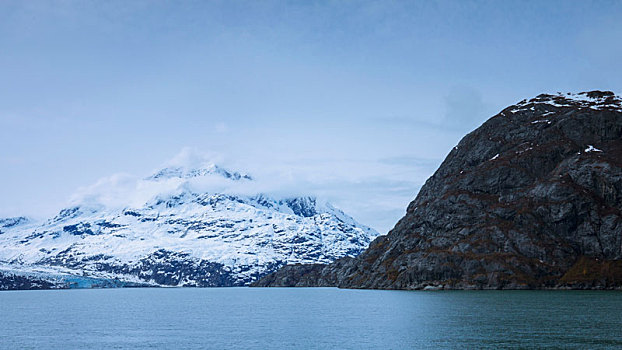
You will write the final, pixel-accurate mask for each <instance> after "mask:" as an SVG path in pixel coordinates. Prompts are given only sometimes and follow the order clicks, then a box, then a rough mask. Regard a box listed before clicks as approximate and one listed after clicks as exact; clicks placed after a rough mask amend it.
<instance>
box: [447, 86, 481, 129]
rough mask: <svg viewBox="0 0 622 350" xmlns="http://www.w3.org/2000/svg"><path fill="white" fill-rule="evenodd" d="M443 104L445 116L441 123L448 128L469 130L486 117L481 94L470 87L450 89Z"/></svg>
mask: <svg viewBox="0 0 622 350" xmlns="http://www.w3.org/2000/svg"><path fill="white" fill-rule="evenodd" d="M444 102H445V115H444V119H443V120H442V123H443V124H444V125H446V126H448V127H455V128H460V129H471V128H473V127H475V126H477V125H478V124H479V123H481V122H482V121H484V120H485V119H486V118H487V117H488V116H487V113H486V111H487V108H486V104H485V103H484V100H483V97H482V94H481V92H479V90H477V89H474V88H472V87H469V86H454V87H452V88H451V89H450V90H449V92H448V93H447V95H446V96H445V101H444Z"/></svg>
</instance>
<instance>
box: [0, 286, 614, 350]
mask: <svg viewBox="0 0 622 350" xmlns="http://www.w3.org/2000/svg"><path fill="white" fill-rule="evenodd" d="M0 348H2V349H232V348H235V349H267V348H269V349H367V348H375V349H417V348H434V349H438V348H464V349H477V348H490V349H497V348H521V349H522V348H564V349H567V348H576V349H598V348H622V292H619V291H618V292H615V291H611V292H604V291H449V292H448V291H438V292H423V291H373V290H341V289H335V288H291V289H288V288H206V289H182V288H170V289H164V288H162V289H99V290H97V289H95V290H56V291H14V292H0Z"/></svg>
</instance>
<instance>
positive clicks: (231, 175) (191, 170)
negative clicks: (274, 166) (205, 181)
mask: <svg viewBox="0 0 622 350" xmlns="http://www.w3.org/2000/svg"><path fill="white" fill-rule="evenodd" d="M210 175H218V176H222V177H224V178H225V179H229V180H234V181H238V180H252V179H253V178H252V177H251V176H250V175H248V174H240V173H239V172H237V171H230V170H227V169H225V168H222V167H220V166H218V165H216V164H213V163H207V164H204V165H201V166H199V167H186V166H170V167H166V168H164V169H161V170H159V171H157V172H155V173H154V174H153V175H151V176H149V177H147V178H146V180H152V181H159V180H166V179H172V178H180V179H190V178H195V177H202V176H210Z"/></svg>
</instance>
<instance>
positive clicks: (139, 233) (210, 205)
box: [0, 163, 378, 289]
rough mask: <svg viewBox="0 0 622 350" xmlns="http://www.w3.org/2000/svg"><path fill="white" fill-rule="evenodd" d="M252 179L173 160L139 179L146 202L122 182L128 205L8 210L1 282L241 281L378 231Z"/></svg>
mask: <svg viewBox="0 0 622 350" xmlns="http://www.w3.org/2000/svg"><path fill="white" fill-rule="evenodd" d="M253 181H254V179H253V178H252V177H250V176H249V175H244V174H240V173H238V172H232V171H228V170H226V169H224V168H222V167H219V166H216V165H214V164H209V163H206V164H198V165H196V164H195V165H193V166H171V167H167V168H164V169H162V170H160V171H157V172H156V173H154V174H153V175H152V176H149V177H147V178H145V179H140V180H138V182H137V183H132V184H131V186H130V188H132V189H136V188H138V189H140V191H139V192H140V194H141V196H139V197H141V198H146V201H143V202H141V201H134V202H135V203H132V201H131V200H130V199H131V197H132V196H133V195H127V199H125V197H126V194H125V193H124V192H123V193H122V194H121V196H120V197H121V199H122V200H126V201H127V204H126V203H121V204H122V205H120V206H119V205H117V206H110V205H105V204H103V203H102V202H101V201H100V200H98V198H99V197H98V198H92V196H91V197H87V198H85V199H84V200H82V201H80V202H78V203H76V205H74V206H72V207H69V208H66V209H63V210H62V211H60V213H59V214H58V215H56V216H55V217H53V218H50V219H48V220H46V221H43V222H36V221H30V220H28V219H27V218H23V217H18V218H7V219H0V289H41V288H71V287H124V286H143V285H151V286H199V287H211V286H241V285H246V284H249V283H250V282H252V281H255V280H257V279H258V278H259V277H261V276H263V275H265V274H267V273H269V272H272V271H275V270H276V269H278V268H279V267H281V266H283V265H285V264H292V263H324V264H326V263H330V262H332V261H334V260H335V259H337V258H340V257H344V256H354V255H357V254H359V253H360V252H361V251H363V250H364V249H365V248H366V247H367V246H368V245H369V243H370V241H371V240H372V239H373V238H375V237H376V236H377V235H378V234H377V232H376V231H374V230H373V229H371V228H369V227H366V226H364V225H361V224H359V223H357V222H356V221H354V219H352V218H351V217H350V216H348V215H346V214H345V213H343V212H342V211H341V210H339V209H337V208H334V207H333V206H331V205H330V204H329V203H326V202H322V201H319V200H318V199H316V198H314V197H308V196H304V197H296V196H294V197H278V196H270V195H267V194H261V193H259V194H252V192H251V191H252V190H253ZM114 191H115V190H114V189H110V188H106V189H105V190H104V191H103V195H104V196H110V195H111V193H113V192H114ZM144 193H146V195H145V194H144Z"/></svg>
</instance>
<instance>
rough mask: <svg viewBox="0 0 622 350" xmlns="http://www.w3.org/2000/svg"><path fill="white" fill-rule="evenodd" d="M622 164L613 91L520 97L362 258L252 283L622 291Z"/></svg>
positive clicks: (288, 269)
mask: <svg viewBox="0 0 622 350" xmlns="http://www.w3.org/2000/svg"><path fill="white" fill-rule="evenodd" d="M621 159H622V100H621V99H620V98H619V97H617V96H615V94H613V93H612V92H610V91H590V92H583V93H579V94H560V93H558V94H541V95H538V96H536V97H534V98H532V99H529V100H522V101H520V102H519V103H517V104H515V105H512V106H509V107H507V108H505V109H503V110H502V111H501V112H500V113H498V114H497V115H495V116H494V117H492V118H490V119H489V120H488V121H486V122H485V123H484V124H483V125H482V126H480V127H479V128H477V129H475V130H474V131H472V132H471V133H469V134H467V135H466V136H465V137H464V138H463V139H462V140H461V141H460V142H459V143H458V145H457V146H456V147H454V148H453V149H452V150H451V152H450V153H449V155H448V156H447V157H446V158H445V160H444V161H443V163H442V164H441V166H440V167H439V168H438V170H437V171H436V172H435V173H434V174H433V175H432V176H431V177H430V178H429V179H428V180H427V181H426V183H425V184H424V186H423V187H422V188H421V190H420V192H419V193H418V194H417V196H416V198H415V200H413V201H412V202H411V203H410V204H409V205H408V208H407V212H406V215H405V216H404V217H403V218H402V219H401V220H399V221H398V223H397V224H396V225H395V227H394V228H393V229H392V230H391V231H390V232H389V233H388V234H387V235H383V236H380V237H378V238H376V239H375V240H374V241H373V242H372V243H371V244H370V247H369V248H368V249H366V250H365V251H364V252H363V253H361V254H360V255H358V256H357V257H354V258H342V259H339V260H337V261H335V262H334V263H332V264H328V265H321V264H315V265H309V266H301V265H291V266H285V267H283V268H282V269H280V270H279V271H277V272H275V273H273V274H270V275H268V276H266V277H264V278H263V279H261V280H260V281H258V282H256V283H255V284H254V285H255V286H338V287H343V288H377V289H426V288H427V289H539V288H577V289H615V288H621V287H622V162H621V161H620V160H621Z"/></svg>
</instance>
